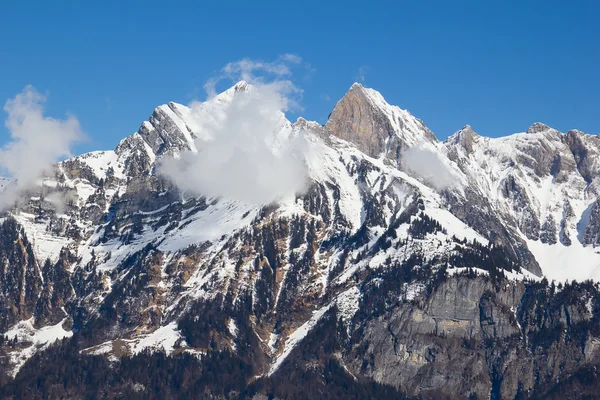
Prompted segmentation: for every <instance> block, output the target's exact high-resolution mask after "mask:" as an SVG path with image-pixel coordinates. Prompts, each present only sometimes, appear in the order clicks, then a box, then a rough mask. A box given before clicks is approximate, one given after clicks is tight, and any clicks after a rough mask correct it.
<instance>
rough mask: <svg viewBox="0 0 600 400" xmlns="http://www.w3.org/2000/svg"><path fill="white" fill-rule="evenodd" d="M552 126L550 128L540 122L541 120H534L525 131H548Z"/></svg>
mask: <svg viewBox="0 0 600 400" xmlns="http://www.w3.org/2000/svg"><path fill="white" fill-rule="evenodd" d="M551 129H552V128H550V127H549V126H548V125H546V124H544V123H542V122H534V123H533V124H531V126H530V127H529V128H528V129H527V133H539V132H545V131H549V130H551Z"/></svg>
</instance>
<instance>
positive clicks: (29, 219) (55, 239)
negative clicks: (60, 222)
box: [14, 212, 71, 263]
mask: <svg viewBox="0 0 600 400" xmlns="http://www.w3.org/2000/svg"><path fill="white" fill-rule="evenodd" d="M14 217H15V219H16V220H17V221H18V222H19V223H20V224H21V225H22V226H23V228H24V229H25V234H26V235H27V238H28V239H29V241H30V242H31V244H32V247H33V252H34V254H35V255H36V258H37V259H38V261H39V262H40V263H44V262H45V261H46V259H48V258H49V259H50V261H51V262H56V261H57V260H58V257H59V255H60V251H61V250H62V248H63V247H66V246H68V245H69V244H70V243H71V240H70V239H68V238H65V237H62V236H56V235H53V234H51V233H49V232H47V231H46V224H44V223H36V222H35V215H33V214H28V213H24V212H21V213H18V214H16V215H14Z"/></svg>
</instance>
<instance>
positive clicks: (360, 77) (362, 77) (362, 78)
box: [356, 65, 369, 83]
mask: <svg viewBox="0 0 600 400" xmlns="http://www.w3.org/2000/svg"><path fill="white" fill-rule="evenodd" d="M368 70H369V66H368V65H362V66H361V67H360V68H359V69H358V75H357V76H356V79H357V80H359V81H361V82H363V83H364V82H365V76H366V75H367V71H368Z"/></svg>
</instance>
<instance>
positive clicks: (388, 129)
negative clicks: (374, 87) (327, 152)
mask: <svg viewBox="0 0 600 400" xmlns="http://www.w3.org/2000/svg"><path fill="white" fill-rule="evenodd" d="M325 127H326V128H328V129H330V130H331V132H333V134H334V135H336V136H338V137H340V138H342V139H344V140H347V141H349V142H352V143H354V144H356V146H357V147H358V148H359V149H360V150H361V151H363V152H364V153H365V154H367V155H369V156H371V157H378V156H379V155H380V154H381V153H383V152H384V151H385V150H386V143H387V142H388V140H389V139H390V137H392V136H393V135H394V130H393V128H392V126H391V124H390V122H389V120H388V118H386V116H385V115H384V114H383V113H382V112H381V110H378V109H377V108H375V107H374V106H373V104H372V103H371V102H370V101H369V99H368V98H367V95H366V93H365V91H364V89H363V87H362V86H361V85H360V84H356V83H355V84H354V85H352V87H351V88H350V90H349V91H348V93H346V95H345V96H344V97H343V98H342V99H341V100H340V101H339V102H338V103H337V104H336V106H335V108H334V109H333V111H332V112H331V115H330V116H329V119H328V120H327V124H325Z"/></svg>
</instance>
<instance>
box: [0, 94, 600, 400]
mask: <svg viewBox="0 0 600 400" xmlns="http://www.w3.org/2000/svg"><path fill="white" fill-rule="evenodd" d="M249 90H250V91H251V90H253V88H252V86H251V85H249V84H247V83H246V82H240V83H238V84H236V85H235V86H234V87H232V88H231V89H229V90H227V91H225V92H224V93H222V94H220V95H218V96H216V97H214V98H213V99H211V100H208V101H206V102H205V103H202V104H199V105H195V106H194V107H193V108H190V107H186V106H184V105H180V104H176V103H169V104H167V105H162V106H160V107H158V108H156V109H155V110H154V113H153V114H152V116H151V117H150V118H149V120H148V121H145V122H143V123H142V124H141V126H140V128H139V130H138V132H136V133H134V134H132V135H130V136H128V137H126V138H125V139H123V140H122V141H121V142H120V143H119V144H118V146H117V147H116V148H115V150H111V151H98V152H92V153H87V154H83V155H81V156H77V157H74V158H72V159H69V160H66V161H63V162H61V163H59V164H57V165H56V168H55V170H54V174H53V175H52V176H47V177H45V178H44V180H43V187H41V188H38V189H35V190H33V191H32V192H31V193H29V194H28V196H27V197H28V198H27V199H26V201H25V202H24V203H22V204H21V205H20V206H18V207H15V208H13V209H12V210H10V211H9V212H7V213H6V215H5V218H4V223H3V225H2V231H3V236H2V242H3V243H1V244H0V259H1V260H2V262H3V266H4V268H3V270H0V289H1V290H2V297H0V305H1V306H2V308H3V309H4V310H6V312H5V313H4V314H3V315H2V317H1V318H0V332H2V333H3V334H4V335H5V336H6V337H7V339H8V343H9V344H5V346H4V351H5V358H6V363H5V364H6V367H5V368H6V371H7V372H8V373H9V374H10V375H16V374H17V373H18V371H19V369H20V368H22V367H23V365H24V363H25V362H26V361H27V360H28V359H29V358H31V357H32V356H33V355H34V354H35V353H36V352H39V351H41V350H44V349H46V348H48V346H49V345H50V344H51V343H52V342H54V341H55V340H56V339H59V338H63V337H71V336H74V338H73V340H75V339H76V343H77V346H78V351H79V354H81V355H82V356H91V355H102V356H105V357H108V359H109V360H112V361H113V362H117V363H118V362H119V361H118V360H119V358H121V357H124V356H127V355H135V354H139V353H140V352H142V351H143V350H147V349H151V350H162V351H164V352H166V353H167V354H173V355H175V354H182V353H189V354H194V355H200V358H202V357H201V355H203V354H207V353H208V352H210V351H212V350H215V349H218V350H223V349H226V350H229V351H231V352H233V353H234V354H238V355H239V356H240V357H242V358H243V359H245V360H251V364H252V371H253V372H252V373H253V374H254V375H253V376H252V379H250V380H249V381H254V380H256V379H259V381H260V379H269V377H271V376H275V375H276V374H277V373H279V372H278V371H280V369H282V368H283V369H284V370H285V365H288V364H289V363H290V362H294V363H297V362H298V361H292V359H297V356H296V358H294V354H296V355H297V354H303V357H305V356H306V354H308V353H306V351H309V350H306V349H313V348H312V347H309V345H308V344H306V343H308V342H310V343H314V342H315V340H316V339H314V337H313V336H311V334H312V333H313V332H316V331H317V330H319V329H324V328H323V327H324V326H329V325H327V324H328V322H327V321H330V322H331V321H333V323H334V324H336V327H335V329H337V335H338V336H337V337H338V339H337V340H338V341H337V342H336V345H335V346H334V347H335V348H336V349H337V350H335V351H333V352H329V353H330V355H331V356H332V357H334V358H335V360H337V361H336V362H339V363H340V365H341V366H342V367H343V368H344V369H345V371H347V373H348V374H350V375H351V376H353V377H354V378H353V379H356V380H357V381H361V382H362V379H363V378H364V379H371V380H374V381H376V382H378V383H382V384H387V385H391V386H394V387H395V388H399V389H401V390H402V391H403V392H405V393H409V394H411V395H422V394H424V393H428V391H433V392H431V393H434V395H435V390H443V389H444V388H446V389H447V390H449V391H450V392H451V393H454V394H456V396H458V397H461V396H465V397H466V396H468V395H470V394H475V395H477V396H479V395H481V394H482V393H486V394H490V395H494V396H496V395H501V397H504V395H507V394H511V395H512V397H514V396H515V394H516V393H519V391H523V390H525V391H527V390H533V389H534V388H535V387H536V385H539V384H540V382H542V381H541V380H540V379H541V378H539V375H540V374H546V375H544V376H545V378H544V379H547V381H548V382H551V381H552V380H553V379H557V377H560V376H562V375H561V373H562V371H563V370H564V369H565V368H567V369H568V368H571V369H572V368H575V367H574V365H578V363H580V362H583V361H581V360H580V358H581V357H583V359H585V361H586V362H588V361H589V362H591V361H592V360H595V354H596V350H597V347H598V343H600V339H599V338H598V337H596V336H594V335H593V334H592V333H590V334H589V335H590V336H586V337H585V338H584V344H583V350H580V352H581V351H582V352H583V356H581V357H580V358H577V357H576V356H574V355H573V351H574V350H573V348H572V347H569V346H570V345H568V343H567V341H565V342H564V343H563V344H561V345H558V344H557V345H556V346H557V347H556V348H555V349H554V351H555V353H553V354H554V356H555V362H556V363H559V364H560V363H562V364H561V365H563V370H560V371H559V370H558V369H552V368H551V367H550V366H549V367H547V368H546V367H541V366H540V365H538V364H539V363H541V362H542V361H541V359H538V358H536V357H538V356H540V355H539V354H538V355H535V354H534V355H531V356H524V355H518V356H517V355H515V356H514V357H513V358H512V359H510V360H509V358H507V357H506V356H505V355H499V354H497V355H491V354H490V355H488V358H487V360H488V361H487V364H486V363H485V362H484V363H482V362H481V360H480V361H479V362H480V364H481V365H479V364H477V365H479V367H477V368H479V369H478V370H477V371H471V372H472V373H473V374H474V375H473V376H474V377H476V378H477V379H476V380H477V382H476V384H473V385H471V386H469V384H468V383H467V382H466V381H465V380H464V379H462V378H460V377H448V376H446V378H444V379H442V378H441V376H443V375H444V374H448V371H450V370H452V369H453V368H454V367H451V366H450V365H451V363H452V362H454V361H452V360H454V359H455V358H457V357H461V358H462V361H461V362H459V363H458V364H460V365H459V366H458V367H456V368H459V369H460V368H465V370H464V371H462V370H461V371H462V372H461V373H464V374H467V372H466V371H467V368H471V367H467V363H470V362H475V361H474V360H476V359H477V357H478V355H477V354H478V353H477V352H475V351H474V350H473V351H470V350H468V348H465V347H461V346H462V345H460V344H457V343H458V342H456V340H459V339H460V340H462V339H464V340H476V341H481V343H484V342H485V340H498V341H501V340H506V343H505V344H503V346H505V347H506V348H507V349H509V350H507V351H510V352H516V353H514V354H517V353H518V352H519V349H521V348H523V349H529V351H533V353H535V352H536V350H535V346H537V345H536V344H535V343H534V342H535V340H537V339H536V338H537V337H536V338H534V337H533V336H532V335H533V333H531V332H535V333H536V334H539V332H542V331H544V329H549V330H552V331H553V332H554V330H556V329H557V328H556V326H559V325H556V324H564V329H565V335H567V333H566V332H567V328H568V329H571V328H572V327H573V326H575V325H577V324H580V323H583V322H586V321H596V323H597V320H598V315H597V314H598V311H597V310H596V308H595V307H596V306H595V304H596V303H595V301H596V300H595V299H596V297H595V296H597V294H598V292H597V288H596V287H595V286H594V285H593V284H589V285H587V286H585V287H579V286H576V287H575V286H569V288H570V289H569V290H576V291H579V292H578V293H579V294H580V295H579V296H576V298H570V300H569V301H566V302H565V303H564V304H563V306H561V307H562V308H560V307H558V308H556V309H555V310H553V311H547V315H546V316H545V317H544V318H543V319H536V318H537V317H535V316H536V315H538V314H536V313H539V310H540V309H541V308H544V307H546V306H548V304H550V303H551V302H552V301H555V297H557V296H559V294H555V292H554V290H555V289H554V287H553V289H552V293H551V294H549V295H546V297H545V298H544V299H545V300H537V301H533V302H532V301H530V298H531V296H533V294H535V296H537V293H538V292H536V291H540V290H546V289H542V288H545V285H546V283H545V281H544V283H543V284H540V283H536V282H538V281H540V280H541V279H542V277H547V278H548V279H549V280H553V279H556V280H557V281H561V282H566V281H571V280H578V281H584V280H586V279H594V280H597V279H600V253H598V252H597V251H596V249H595V247H596V245H598V244H600V225H599V224H600V203H599V202H598V190H599V188H600V186H599V184H600V162H598V153H599V152H600V139H598V138H597V137H595V136H591V135H587V134H584V133H582V132H579V131H569V132H567V133H565V134H563V133H561V132H558V131H556V130H554V129H552V128H550V127H548V126H546V125H544V124H541V123H535V124H533V125H532V126H531V127H530V128H529V129H528V130H527V132H524V133H517V134H514V135H511V136H506V137H501V138H486V137H483V136H479V135H478V134H476V133H475V132H474V131H473V130H472V129H471V127H470V126H466V127H464V128H463V129H461V130H459V131H458V132H456V133H455V134H454V135H452V136H450V137H449V138H448V139H447V140H446V141H444V142H440V141H438V140H437V139H436V137H435V135H434V134H433V133H432V132H431V131H430V130H429V129H428V128H427V127H426V126H425V124H424V123H423V121H421V120H419V119H417V118H415V117H414V116H412V115H411V114H410V113H409V112H408V111H406V110H402V109H400V108H398V107H396V106H392V105H390V104H388V103H387V102H386V101H385V100H384V98H383V97H382V96H381V94H380V93H378V92H377V91H375V90H372V89H368V88H364V87H363V86H362V85H360V84H357V83H355V84H354V85H352V87H351V88H350V89H349V91H348V92H347V94H346V95H345V96H344V97H343V98H342V99H341V100H340V101H339V102H338V103H337V104H336V106H335V108H334V109H333V111H332V113H331V115H330V117H329V120H328V121H327V123H326V124H325V125H324V126H321V125H319V124H318V123H315V122H309V121H306V120H304V119H298V121H296V122H295V123H291V122H290V121H288V120H287V119H285V118H284V116H281V121H280V123H278V124H277V131H276V132H273V135H274V137H276V138H278V139H277V140H280V141H285V140H291V139H290V138H298V137H302V138H303V140H304V141H305V143H306V148H304V149H303V152H302V157H303V163H304V165H305V168H306V171H307V175H308V185H307V188H306V190H305V191H304V192H302V193H296V194H286V195H284V196H280V197H278V198H277V199H276V201H273V202H269V203H268V204H256V203H250V202H244V201H240V200H235V199H230V198H225V197H210V196H196V195H193V194H190V193H187V192H185V191H182V190H179V189H178V188H177V186H175V185H174V183H173V182H172V180H170V179H169V178H167V177H166V176H165V175H163V174H161V173H160V172H159V168H158V165H159V164H160V162H161V160H164V159H166V158H173V157H175V158H177V157H180V156H182V155H184V154H185V153H186V152H197V153H199V154H200V156H201V155H202V151H203V148H202V146H203V143H204V142H205V140H208V139H209V138H207V136H206V129H205V128H206V126H208V125H211V124H213V125H214V124H218V123H220V121H222V118H223V115H222V113H223V110H224V107H227V105H228V104H230V103H231V102H232V101H233V99H234V98H235V96H237V95H240V93H246V92H247V91H249ZM207 124H208V125H207ZM198 173H210V172H209V171H199V172H198ZM473 271H475V272H473ZM498 282H504V283H502V284H501V285H499V284H498ZM540 285H542V286H540ZM532 288H533V289H532ZM564 290H565V291H566V289H564ZM532 293H533V294H532ZM561 293H562V292H561ZM528 296H529V297H528ZM535 296H534V297H535ZM553 296H555V297H553ZM536 298H537V297H536ZM544 301H545V302H546V303H544ZM552 304H553V303H552ZM553 313H556V316H554V314H553ZM565 315H566V317H565ZM563 321H567V322H563ZM492 325H493V328H491V327H490V326H492ZM560 326H562V325H560ZM577 326H579V325H577ZM573 329H575V328H573ZM544 332H545V331H544ZM569 332H570V331H569ZM428 335H429V336H428ZM334 336H335V335H334ZM311 337H312V339H310V340H309V339H307V338H311ZM518 337H520V339H516V338H518ZM14 338H16V339H14ZM435 338H438V339H439V340H438V339H435ZM451 340H455V342H452V343H451V344H450V341H451ZM486 343H487V342H486ZM503 343H504V342H503ZM532 343H534V344H532ZM552 343H554V342H552ZM390 346H391V350H390ZM511 346H512V347H511ZM573 346H575V344H573ZM578 346H580V347H581V344H579V345H578ZM310 351H312V350H310ZM490 351H491V350H490ZM431 352H434V354H438V357H437V358H436V356H432V353H431ZM444 352H446V353H444ZM452 352H453V353H452ZM329 353H328V354H329ZM450 353H452V354H453V355H449V354H450ZM311 354H312V353H311ZM392 354H393V356H392ZM442 354H445V355H442ZM461 354H462V355H461ZM511 354H513V353H511ZM311 357H313V358H314V356H311ZM444 357H446V359H445V358H444ZM494 357H495V358H494ZM540 357H541V356H540ZM309 358H310V357H309ZM303 359H304V358H303ZM317 359H319V358H318V357H317ZM444 359H445V361H444ZM511 360H512V361H511ZM514 360H518V362H521V363H522V364H520V365H522V369H523V371H521V372H522V373H521V374H518V373H515V374H512V372H508V371H507V370H506V369H507V368H508V367H507V366H508V365H509V364H510V362H516V361H514ZM321 361H322V360H321ZM463 361H464V363H463ZM509 361H510V362H509ZM286 363H288V364H286ZM294 365H296V364H294ZM307 365H308V364H307ZM500 366H502V368H504V370H503V372H502V373H501V374H500V375H501V376H502V379H500V378H498V376H500V375H498V374H499V373H500V372H498V371H499V370H497V368H500ZM565 366H566V367H565ZM315 368H316V367H315ZM473 368H475V367H473ZM549 371H551V372H549ZM281 373H284V372H281ZM511 374H512V375H511ZM536 376H537V378H536ZM359 377H360V379H359ZM473 379H475V378H473ZM498 379H500V381H498ZM261 382H262V381H261ZM419 382H420V383H419ZM543 382H546V380H543ZM498 385H500V386H498Z"/></svg>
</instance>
